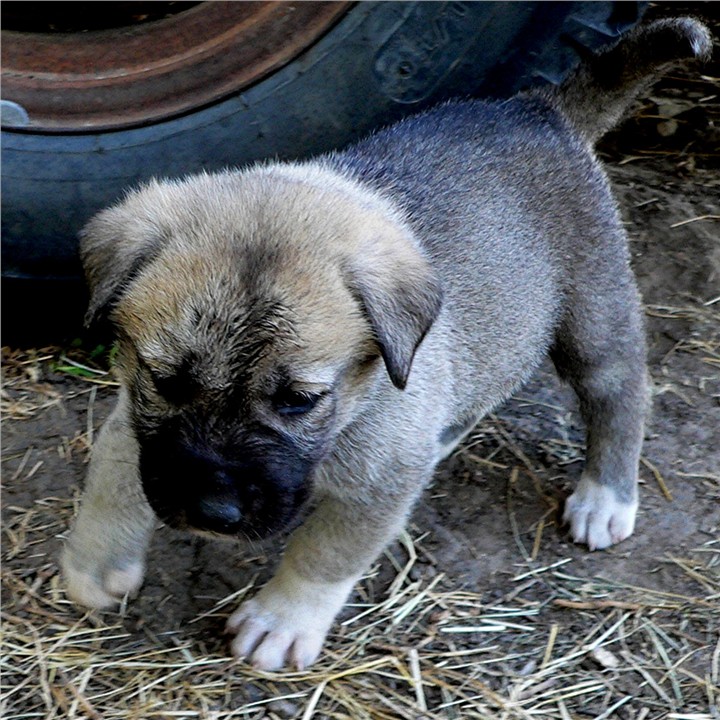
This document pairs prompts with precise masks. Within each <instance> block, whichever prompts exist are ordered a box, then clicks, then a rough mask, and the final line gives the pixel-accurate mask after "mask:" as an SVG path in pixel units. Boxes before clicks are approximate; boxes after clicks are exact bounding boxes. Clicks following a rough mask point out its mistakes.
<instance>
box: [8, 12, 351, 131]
mask: <svg viewBox="0 0 720 720" xmlns="http://www.w3.org/2000/svg"><path fill="white" fill-rule="evenodd" d="M22 4H23V5H31V4H33V3H22ZM63 4H65V3H63ZM66 4H67V5H73V4H75V3H66ZM77 4H78V5H86V6H88V5H95V3H77ZM128 4H129V3H117V5H123V6H127V5H128ZM351 4H352V3H349V2H201V3H197V4H194V5H193V6H192V7H189V9H183V10H182V11H181V12H174V14H170V15H169V16H167V17H164V18H162V19H155V20H150V21H145V22H142V21H141V20H142V19H143V18H142V17H141V16H137V17H139V19H138V20H137V21H135V22H132V23H131V24H128V25H123V26H121V27H114V28H106V29H100V30H88V31H83V32H79V31H71V32H67V31H66V32H27V31H18V30H3V32H2V88H3V99H4V100H6V101H11V102H12V103H15V104H16V105H17V106H20V108H22V109H24V111H25V112H26V113H27V117H28V121H27V124H26V126H25V127H24V129H25V130H29V131H43V132H47V131H50V132H81V131H96V130H107V129H117V128H124V127H128V126H132V125H140V124H146V123H149V122H152V121H157V120H161V119H163V118H168V117H172V116H175V115H179V114H182V113H185V112H188V111H189V110H192V109H195V108H198V107H201V106H203V105H208V104H210V103H212V102H214V101H216V100H219V99H220V98H222V97H225V96H227V95H230V94H232V93H235V92H237V91H239V90H241V89H243V88H245V87H247V86H248V85H250V84H252V83H255V82H257V81H258V80H260V79H262V78H263V77H266V76H267V75H268V74H269V73H271V72H272V71H274V70H277V69H278V68H280V67H282V66H283V65H285V64H286V63H288V62H289V61H290V60H292V59H293V58H295V57H296V56H297V55H299V54H300V53H301V52H302V51H303V50H304V49H305V48H307V47H308V46H309V45H311V44H312V43H313V42H314V41H316V40H317V39H318V38H319V37H320V36H321V35H322V34H323V33H325V32H326V31H327V30H328V29H329V28H330V27H331V26H332V25H333V24H334V23H335V22H336V21H337V20H338V19H339V18H340V17H341V16H342V15H343V14H344V13H345V12H346V11H347V9H348V7H349V6H350V5H351ZM37 5H39V6H40V5H50V3H37ZM58 5H60V4H59V3H58ZM98 5H100V6H102V7H103V8H109V6H112V5H116V3H111V2H105V3H100V4H98ZM136 5H137V6H140V5H145V3H136ZM150 5H154V3H150ZM168 5H170V3H168ZM177 5H182V3H177ZM186 7H187V5H186ZM77 22H78V21H75V25H74V27H79V25H77Z"/></svg>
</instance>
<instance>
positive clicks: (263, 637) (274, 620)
mask: <svg viewBox="0 0 720 720" xmlns="http://www.w3.org/2000/svg"><path fill="white" fill-rule="evenodd" d="M351 588H352V582H343V583H336V584H330V583H316V582H309V581H306V580H302V579H301V578H298V577H294V578H292V579H289V578H288V577H287V575H286V574H283V573H282V571H281V572H280V573H279V574H278V576H276V577H275V578H273V580H271V581H270V582H269V583H268V584H267V585H266V586H265V587H264V588H263V589H262V590H261V591H260V592H259V593H258V594H257V595H256V596H255V597H254V598H252V599H250V600H247V601H245V602H244V603H243V604H242V605H241V606H240V607H239V609H238V610H237V611H236V612H234V613H233V614H232V615H231V616H230V617H229V618H228V621H227V631H228V632H229V633H235V638H234V639H233V640H232V642H231V645H230V648H231V651H232V653H233V655H235V656H236V657H239V658H246V659H248V660H249V661H250V662H251V663H252V665H253V666H254V667H256V668H258V669H259V670H278V669H279V668H282V667H284V666H286V665H290V666H292V667H295V668H297V669H298V670H302V669H304V668H306V667H307V666H308V665H311V664H312V663H313V662H314V661H315V660H316V659H317V656H318V655H319V654H320V650H321V648H322V644H323V642H324V640H325V636H326V635H327V632H328V630H329V629H330V626H331V625H332V622H333V620H334V619H335V616H336V615H337V613H338V612H339V611H340V608H341V607H342V606H343V603H344V602H345V599H346V598H347V595H348V593H349V592H350V589H351Z"/></svg>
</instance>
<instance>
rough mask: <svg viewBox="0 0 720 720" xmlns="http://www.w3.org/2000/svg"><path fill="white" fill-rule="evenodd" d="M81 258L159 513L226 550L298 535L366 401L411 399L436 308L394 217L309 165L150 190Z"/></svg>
mask: <svg viewBox="0 0 720 720" xmlns="http://www.w3.org/2000/svg"><path fill="white" fill-rule="evenodd" d="M81 252H82V257H83V261H84V265H85V269H86V274H87V278H88V282H89V285H90V290H91V302H90V309H89V318H91V319H92V318H93V317H95V316H98V315H100V314H103V313H106V314H108V316H109V318H110V320H111V321H112V323H113V324H114V325H115V327H116V332H117V335H118V340H119V354H118V371H119V373H120V376H121V381H122V382H123V384H124V385H125V386H126V387H127V388H128V390H129V392H130V396H131V398H132V423H133V425H134V430H135V432H136V435H137V437H138V441H139V444H140V472H141V476H142V482H143V488H144V491H145V493H146V495H147V498H148V501H149V502H150V504H151V505H152V507H153V508H154V510H155V511H156V512H157V514H158V515H159V516H160V517H161V518H162V519H163V520H165V521H166V522H168V523H169V524H171V525H175V526H179V527H190V528H195V529H200V530H207V531H211V532H218V533H224V534H232V535H236V534H240V535H246V536H250V537H258V536H265V535H268V534H271V533H273V532H275V531H277V530H279V529H281V528H282V527H283V526H285V525H287V523H288V522H289V521H291V520H292V519H293V517H294V516H295V515H296V514H297V512H298V510H299V509H300V507H301V506H302V504H303V501H304V500H305V498H306V497H307V495H308V493H309V490H310V482H311V478H312V474H313V469H314V468H315V467H316V465H317V464H318V463H319V462H320V461H321V460H322V459H323V458H324V457H326V456H327V455H328V453H330V452H331V450H332V447H333V444H334V442H335V441H336V438H337V437H338V435H339V433H340V432H341V431H342V429H343V427H345V426H346V425H347V424H348V423H350V422H352V420H353V418H354V417H356V416H357V414H358V413H360V412H362V407H363V403H364V402H366V401H368V400H371V398H372V394H373V393H374V392H377V391H378V388H379V385H380V384H382V383H385V384H387V383H389V382H390V381H391V382H392V383H393V384H394V385H395V386H396V387H398V388H403V387H404V385H405V383H406V382H407V379H408V375H409V373H410V367H411V364H412V360H413V356H414V353H415V350H416V349H417V347H418V345H419V343H420V342H421V340H422V338H423V336H424V335H425V333H426V332H427V330H428V329H429V327H430V325H431V323H432V322H433V320H434V318H435V316H436V315H437V313H438V311H439V305H440V290H439V288H438V285H437V282H436V281H435V278H434V277H433V274H432V272H431V270H430V267H429V265H428V263H427V261H426V260H425V258H424V257H423V256H422V254H421V253H420V252H419V251H418V249H417V247H416V245H415V243H414V241H413V238H412V237H411V235H410V232H409V230H408V229H407V227H406V226H405V225H404V223H403V222H402V221H401V220H400V219H399V218H398V217H396V216H395V214H394V211H393V210H392V209H391V208H390V207H389V206H386V205H385V203H384V201H382V200H380V199H379V198H377V197H375V196H373V195H371V194H369V193H365V192H363V191H361V190H359V189H358V188H357V187H356V186H354V185H353V184H351V183H350V182H348V181H345V180H343V179H342V178H340V177H339V176H337V175H335V174H331V173H329V172H328V171H321V170H318V169H312V167H310V168H308V167H307V166H306V167H291V166H288V167H283V166H275V167H272V166H271V167H267V168H261V169H255V170H252V171H247V172H245V173H224V174H220V175H215V176H200V177H196V178H191V179H189V180H186V181H184V182H172V183H154V184H152V185H150V186H147V187H145V188H143V189H141V190H139V191H137V192H134V193H132V194H131V195H129V196H128V197H127V198H126V199H125V201H124V202H123V203H121V204H120V205H118V206H116V207H114V208H111V209H109V210H106V211H104V212H102V213H101V214H100V215H98V216H97V217H96V218H95V219H94V220H92V221H91V222H90V224H89V225H88V226H87V228H86V229H85V231H84V233H83V236H82V238H81ZM383 365H384V368H385V370H383Z"/></svg>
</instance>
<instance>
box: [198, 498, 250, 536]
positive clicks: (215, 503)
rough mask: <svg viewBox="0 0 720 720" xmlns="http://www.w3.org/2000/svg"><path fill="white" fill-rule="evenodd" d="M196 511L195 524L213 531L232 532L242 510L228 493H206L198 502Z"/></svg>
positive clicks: (236, 525)
mask: <svg viewBox="0 0 720 720" xmlns="http://www.w3.org/2000/svg"><path fill="white" fill-rule="evenodd" d="M197 512H198V516H199V517H198V520H197V524H198V525H199V526H200V527H202V528H203V529H205V530H211V531H213V532H219V533H228V532H234V531H235V530H236V529H237V528H238V526H239V525H240V523H241V521H242V511H241V509H240V507H239V506H238V504H237V501H236V500H235V499H234V498H232V497H230V496H229V495H206V496H205V497H203V498H201V499H200V501H199V502H198V505H197Z"/></svg>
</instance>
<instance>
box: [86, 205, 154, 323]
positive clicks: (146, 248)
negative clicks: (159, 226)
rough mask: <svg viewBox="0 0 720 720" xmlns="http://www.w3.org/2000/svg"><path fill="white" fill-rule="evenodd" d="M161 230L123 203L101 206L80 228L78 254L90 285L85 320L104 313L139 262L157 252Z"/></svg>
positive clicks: (129, 278) (92, 319) (131, 275)
mask: <svg viewBox="0 0 720 720" xmlns="http://www.w3.org/2000/svg"><path fill="white" fill-rule="evenodd" d="M160 244H161V239H160V234H159V233H156V232H153V231H152V230H151V229H150V228H149V227H148V226H147V225H146V224H145V223H142V222H140V220H139V218H137V216H135V215H134V213H132V212H131V210H130V208H128V207H126V206H125V205H124V204H123V205H117V206H115V207H112V208H109V209H107V210H103V211H102V212H101V213H99V214H98V215H96V216H95V217H94V218H93V219H92V220H90V222H89V223H88V224H87V225H86V226H85V227H84V228H83V230H82V231H81V232H80V258H81V260H82V264H83V268H84V270H85V278H86V280H87V283H88V287H89V289H90V303H89V305H88V310H87V313H86V315H85V324H86V325H91V324H93V323H95V322H97V321H99V320H101V319H102V318H104V317H106V316H107V314H108V313H109V310H110V308H111V307H112V305H113V303H114V301H115V300H116V299H117V298H118V297H119V296H120V294H121V293H122V292H123V290H124V289H125V288H126V287H127V285H128V284H129V283H130V282H131V281H132V279H133V278H134V277H135V276H136V275H137V273H138V271H139V270H140V268H142V266H143V265H144V264H145V263H146V262H148V260H150V259H152V258H153V257H154V256H155V255H157V253H158V251H159V249H160Z"/></svg>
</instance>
